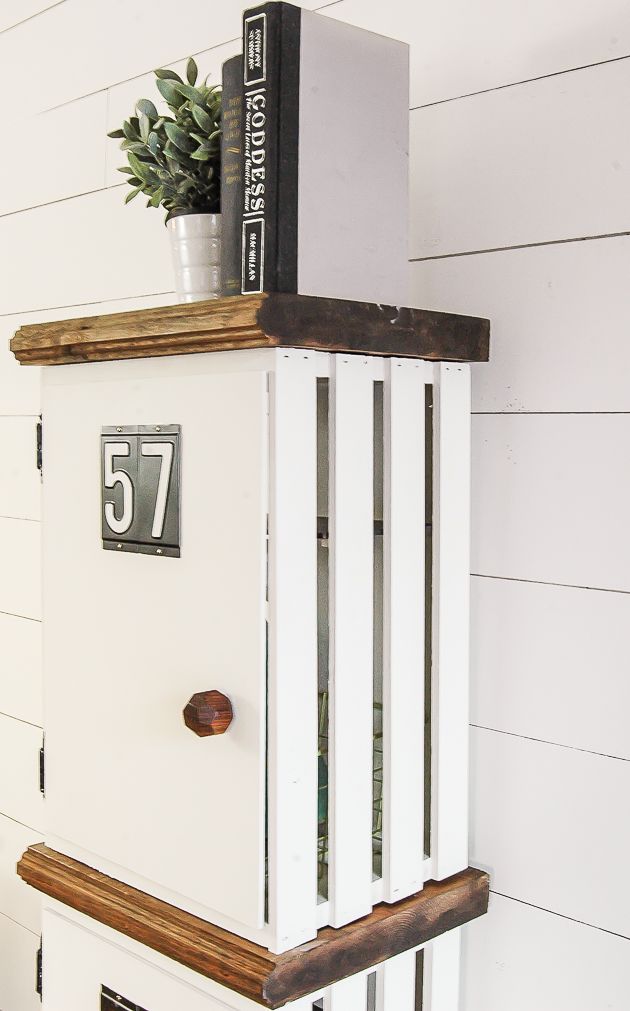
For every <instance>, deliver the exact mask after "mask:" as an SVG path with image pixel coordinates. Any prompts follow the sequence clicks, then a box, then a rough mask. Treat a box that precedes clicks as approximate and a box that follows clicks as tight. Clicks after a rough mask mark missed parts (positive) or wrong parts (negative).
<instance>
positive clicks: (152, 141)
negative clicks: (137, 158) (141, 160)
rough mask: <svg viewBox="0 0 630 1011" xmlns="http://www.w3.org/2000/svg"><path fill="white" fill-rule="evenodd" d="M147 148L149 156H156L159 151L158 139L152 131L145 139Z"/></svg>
mask: <svg viewBox="0 0 630 1011" xmlns="http://www.w3.org/2000/svg"><path fill="white" fill-rule="evenodd" d="M147 147H148V148H149V151H150V152H151V154H153V155H157V153H158V151H159V150H160V138H159V137H158V135H157V133H155V132H153V131H152V132H151V133H150V134H149V136H148V139H147Z"/></svg>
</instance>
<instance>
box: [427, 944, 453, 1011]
mask: <svg viewBox="0 0 630 1011" xmlns="http://www.w3.org/2000/svg"><path fill="white" fill-rule="evenodd" d="M461 933H462V928H461V927H456V928H455V930H449V931H448V933H446V934H441V935H440V936H439V937H436V938H435V939H434V940H433V941H431V943H430V944H428V945H427V946H426V948H425V949H424V979H423V994H422V1007H423V1011H459V1009H460V1000H459V998H460V975H461V968H460V965H461Z"/></svg>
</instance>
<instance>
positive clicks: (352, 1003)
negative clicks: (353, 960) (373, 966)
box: [324, 973, 367, 1011]
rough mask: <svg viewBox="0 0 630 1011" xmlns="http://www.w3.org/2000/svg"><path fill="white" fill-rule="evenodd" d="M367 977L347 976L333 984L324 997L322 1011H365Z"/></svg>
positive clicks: (361, 974)
mask: <svg viewBox="0 0 630 1011" xmlns="http://www.w3.org/2000/svg"><path fill="white" fill-rule="evenodd" d="M366 1008H367V975H366V974H365V973H360V974H359V975H358V976H348V977H347V978H346V979H340V980H339V982H338V983H333V985H332V986H331V987H329V989H328V992H327V993H326V994H325V995H324V1011H366Z"/></svg>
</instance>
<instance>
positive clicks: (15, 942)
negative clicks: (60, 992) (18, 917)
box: [0, 913, 42, 1011]
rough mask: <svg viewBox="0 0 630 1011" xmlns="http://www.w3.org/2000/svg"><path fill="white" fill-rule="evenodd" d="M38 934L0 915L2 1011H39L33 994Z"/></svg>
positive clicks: (36, 996) (37, 996)
mask: <svg viewBox="0 0 630 1011" xmlns="http://www.w3.org/2000/svg"><path fill="white" fill-rule="evenodd" d="M38 948H39V934H34V933H32V931H30V930H26V929H25V928H24V927H21V926H20V925H19V924H18V923H15V922H14V921H13V920H10V919H9V918H8V917H7V916H3V915H2V914H1V913H0V951H2V957H1V958H0V1007H1V1008H2V1011H41V1007H42V1005H41V1001H40V999H39V995H38V994H37V993H36V991H35V973H36V964H37V949H38Z"/></svg>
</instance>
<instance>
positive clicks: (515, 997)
mask: <svg viewBox="0 0 630 1011" xmlns="http://www.w3.org/2000/svg"><path fill="white" fill-rule="evenodd" d="M462 932H463V945H462V955H463V995H464V999H463V1002H462V1011H603V1009H604V1008H605V1009H606V1011H627V1007H628V992H629V991H630V942H629V941H626V940H625V939H624V938H621V937H615V936H613V935H612V934H605V933H603V932H602V931H601V930H594V929H593V928H592V927H588V926H585V925H584V924H582V923H575V922H573V921H572V920H567V919H564V918H563V917H561V916H555V915H553V914H552V913H548V912H546V911H545V910H542V909H536V908H535V907H533V906H527V905H524V904H523V903H522V902H514V901H513V900H512V899H507V898H503V896H501V895H492V894H491V895H490V910H489V912H488V915H487V916H484V917H482V918H481V919H479V920H475V922H474V923H472V924H470V926H466V927H464V928H463V931H462Z"/></svg>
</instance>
